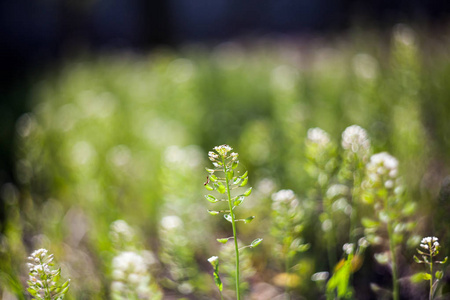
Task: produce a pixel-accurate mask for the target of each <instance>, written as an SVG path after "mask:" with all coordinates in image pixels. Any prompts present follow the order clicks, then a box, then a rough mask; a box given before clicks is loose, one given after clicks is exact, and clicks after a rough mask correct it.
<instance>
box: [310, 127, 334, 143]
mask: <svg viewBox="0 0 450 300" xmlns="http://www.w3.org/2000/svg"><path fill="white" fill-rule="evenodd" d="M307 136H308V140H309V141H310V142H312V143H314V144H317V145H318V146H326V145H328V144H329V143H330V136H329V135H328V133H327V132H326V131H324V130H323V129H320V128H318V127H316V128H310V129H308V133H307Z"/></svg>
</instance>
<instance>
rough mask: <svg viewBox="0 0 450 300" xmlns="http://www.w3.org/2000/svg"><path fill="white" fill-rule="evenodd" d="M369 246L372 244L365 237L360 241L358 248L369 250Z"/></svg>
mask: <svg viewBox="0 0 450 300" xmlns="http://www.w3.org/2000/svg"><path fill="white" fill-rule="evenodd" d="M369 245H370V243H369V242H368V241H367V240H366V239H365V238H363V237H362V238H360V239H359V240H358V246H359V247H361V248H367V247H369Z"/></svg>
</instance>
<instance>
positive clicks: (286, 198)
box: [272, 190, 298, 211]
mask: <svg viewBox="0 0 450 300" xmlns="http://www.w3.org/2000/svg"><path fill="white" fill-rule="evenodd" d="M272 200H273V203H272V209H273V210H276V211H278V210H280V209H281V207H282V206H286V205H287V206H289V207H290V208H292V209H295V208H296V207H297V206H298V200H297V198H296V197H295V193H294V191H292V190H280V191H278V192H276V193H274V194H272Z"/></svg>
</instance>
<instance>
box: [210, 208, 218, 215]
mask: <svg viewBox="0 0 450 300" xmlns="http://www.w3.org/2000/svg"><path fill="white" fill-rule="evenodd" d="M208 213H209V214H210V215H212V216H216V215H218V214H219V212H218V211H215V210H209V209H208Z"/></svg>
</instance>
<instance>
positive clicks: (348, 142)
mask: <svg viewBox="0 0 450 300" xmlns="http://www.w3.org/2000/svg"><path fill="white" fill-rule="evenodd" d="M342 148H344V149H345V150H349V151H352V152H354V153H358V154H360V155H365V154H367V153H368V152H369V150H370V140H369V136H368V135H367V132H366V130H365V129H363V128H362V127H360V126H358V125H352V126H349V127H347V128H346V129H345V130H344V132H343V133H342Z"/></svg>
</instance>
